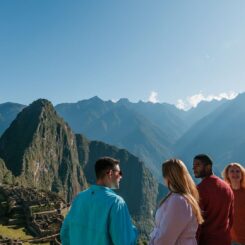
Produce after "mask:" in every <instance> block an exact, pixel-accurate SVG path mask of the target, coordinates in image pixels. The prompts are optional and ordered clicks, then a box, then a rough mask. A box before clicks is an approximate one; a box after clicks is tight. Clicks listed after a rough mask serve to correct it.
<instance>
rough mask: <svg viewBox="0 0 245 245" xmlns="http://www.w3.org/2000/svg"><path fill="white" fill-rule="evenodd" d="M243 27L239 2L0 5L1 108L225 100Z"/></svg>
mask: <svg viewBox="0 0 245 245" xmlns="http://www.w3.org/2000/svg"><path fill="white" fill-rule="evenodd" d="M244 27H245V1H244V0H234V1H227V0H216V1H213V0H207V1H199V0H186V1H183V0H179V1H178V0H176V1H175V0H173V1H170V0H169V1H165V0H153V1H150V0H148V1H147V0H123V1H119V0H79V1H78V0H72V1H67V0H66V1H64V0H1V1H0V103H3V102H6V101H12V102H19V103H23V104H29V103H31V102H32V101H33V100H35V99H37V98H47V99H49V100H51V101H52V102H53V103H54V104H57V103H61V102H76V101H78V100H82V99H87V98H90V97H92V96H95V95H97V96H99V97H101V98H102V99H104V100H109V99H111V100H118V99H119V98H128V99H129V100H130V101H133V102H137V101H138V100H143V101H147V100H149V99H150V100H151V101H159V102H168V103H171V104H177V103H180V104H181V103H183V104H188V103H190V101H191V99H193V98H197V97H198V98H199V99H200V100H202V99H203V100H205V99H208V98H213V97H215V96H216V98H220V97H222V96H224V97H225V96H228V97H229V96H233V95H234V94H236V93H239V92H244V91H245V69H244V65H245V62H244V61H245V60H244V59H245V58H244V57H245V28H244ZM222 93H223V95H222Z"/></svg>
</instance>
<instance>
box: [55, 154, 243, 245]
mask: <svg viewBox="0 0 245 245" xmlns="http://www.w3.org/2000/svg"><path fill="white" fill-rule="evenodd" d="M212 166H213V162H212V160H211V158H210V157H209V156H207V155H205V154H199V155H197V156H195V157H194V159H193V172H194V176H195V177H196V178H201V179H202V181H201V183H200V184H198V185H197V186H196V184H195V183H194V181H193V179H192V177H191V175H190V173H189V171H188V170H187V168H186V166H185V164H184V163H183V162H182V161H181V160H179V159H170V160H167V161H165V162H164V163H163V164H162V176H163V182H164V184H165V185H166V186H167V187H168V189H169V194H168V195H167V196H166V197H165V198H163V199H162V201H161V202H160V204H159V207H158V209H157V211H156V214H155V226H154V229H153V230H152V232H151V234H150V241H149V245H196V244H198V245H231V244H232V245H245V169H244V167H242V166H241V165H240V164H238V163H231V164H229V165H228V166H227V167H226V168H225V169H224V171H223V178H224V180H222V179H220V178H219V177H217V176H215V175H214V174H213V171H212ZM95 174H96V184H95V185H92V186H91V187H90V188H89V189H87V190H85V191H83V192H80V193H79V194H78V195H77V197H76V198H75V199H74V201H73V203H72V206H71V209H70V211H69V213H68V214H67V216H66V218H65V220H64V222H63V225H62V228H61V234H60V235H61V240H62V244H63V245H76V244H85V245H134V244H136V241H137V236H138V232H137V229H136V228H135V226H134V225H133V224H132V222H131V219H130V215H129V211H128V208H127V205H126V203H125V201H124V200H123V198H122V197H120V196H118V195H117V194H116V193H115V192H114V191H113V189H118V188H119V183H120V180H121V178H122V171H121V170H120V166H119V161H118V160H116V159H114V158H111V157H103V158H100V159H98V160H97V161H96V163H95Z"/></svg>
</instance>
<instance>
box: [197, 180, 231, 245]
mask: <svg viewBox="0 0 245 245" xmlns="http://www.w3.org/2000/svg"><path fill="white" fill-rule="evenodd" d="M197 188H198V191H199V194H200V207H201V210H202V214H203V218H204V223H203V224H202V225H201V226H200V227H199V229H198V241H199V243H198V244H199V245H230V244H231V238H230V229H231V226H232V222H233V208H234V207H233V206H234V196H233V192H232V190H231V188H230V186H229V185H228V184H227V183H225V182H224V181H223V180H221V179H220V178H218V177H217V176H214V175H211V176H209V177H206V178H204V179H203V180H202V182H201V183H200V184H199V185H198V186H197Z"/></svg>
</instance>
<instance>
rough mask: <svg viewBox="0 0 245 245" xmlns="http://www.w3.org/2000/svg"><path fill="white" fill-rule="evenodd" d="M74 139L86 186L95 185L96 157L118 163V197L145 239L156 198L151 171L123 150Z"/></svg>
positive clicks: (81, 137)
mask: <svg viewBox="0 0 245 245" xmlns="http://www.w3.org/2000/svg"><path fill="white" fill-rule="evenodd" d="M76 140H77V141H76V142H77V149H78V155H79V161H80V164H81V166H83V169H84V172H85V175H86V177H87V181H88V182H89V183H94V182H95V173H94V163H95V161H96V160H97V159H98V158H99V157H102V156H111V157H114V158H116V159H119V160H120V167H121V170H122V172H123V178H122V180H121V183H120V189H119V191H118V194H119V195H121V196H122V197H123V198H124V199H125V201H126V202H127V204H128V207H129V211H130V213H131V214H132V216H133V219H134V221H136V224H137V227H138V228H139V229H140V231H141V233H142V234H143V235H144V236H145V237H147V236H148V235H149V233H150V231H151V229H152V226H153V219H152V218H153V212H154V211H155V209H156V203H157V195H158V183H157V181H156V179H155V178H153V175H152V174H151V172H150V171H149V170H148V169H147V168H146V167H145V165H144V163H143V162H141V161H140V160H139V159H138V158H137V157H135V156H134V155H132V154H130V153H129V152H128V151H126V150H122V149H118V148H116V147H114V146H111V145H108V144H105V143H103V142H99V141H89V140H87V139H86V138H85V137H84V136H82V135H78V134H77V135H76Z"/></svg>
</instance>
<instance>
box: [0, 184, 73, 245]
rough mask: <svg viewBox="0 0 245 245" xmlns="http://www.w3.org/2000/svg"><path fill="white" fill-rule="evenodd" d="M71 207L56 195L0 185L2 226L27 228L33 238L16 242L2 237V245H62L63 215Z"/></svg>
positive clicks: (0, 236)
mask: <svg viewBox="0 0 245 245" xmlns="http://www.w3.org/2000/svg"><path fill="white" fill-rule="evenodd" d="M68 206H69V205H68V204H67V203H66V202H65V201H64V200H63V199H62V198H61V197H59V196H58V195H57V194H55V193H52V192H49V191H42V190H37V189H35V188H24V187H22V186H10V185H0V220H1V224H2V225H6V226H17V227H25V230H26V231H27V232H28V233H29V234H31V235H32V236H33V239H29V241H21V240H14V239H11V238H8V237H4V236H3V235H4V234H0V244H16V245H17V244H18V245H19V244H22V242H29V243H36V242H38V243H42V242H50V243H51V244H59V232H60V228H61V224H62V222H63V219H64V217H63V215H62V214H63V213H64V212H66V210H67V208H68Z"/></svg>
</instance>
